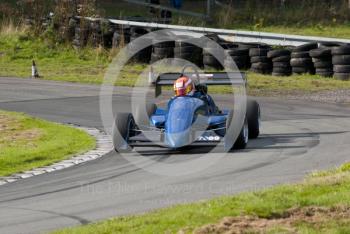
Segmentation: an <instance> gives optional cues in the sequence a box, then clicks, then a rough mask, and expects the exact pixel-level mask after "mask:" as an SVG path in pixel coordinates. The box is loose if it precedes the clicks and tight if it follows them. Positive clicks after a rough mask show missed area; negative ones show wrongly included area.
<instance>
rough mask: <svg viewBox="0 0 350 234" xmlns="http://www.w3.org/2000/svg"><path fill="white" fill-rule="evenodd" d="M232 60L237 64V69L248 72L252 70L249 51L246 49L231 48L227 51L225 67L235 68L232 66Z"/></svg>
mask: <svg viewBox="0 0 350 234" xmlns="http://www.w3.org/2000/svg"><path fill="white" fill-rule="evenodd" d="M229 57H230V58H231V59H232V60H233V62H234V63H235V64H236V66H237V68H238V69H240V70H247V69H249V68H250V57H249V49H244V48H238V47H237V48H231V49H226V50H225V61H224V65H225V67H231V66H233V65H232V64H231V60H229V59H228V58H229Z"/></svg>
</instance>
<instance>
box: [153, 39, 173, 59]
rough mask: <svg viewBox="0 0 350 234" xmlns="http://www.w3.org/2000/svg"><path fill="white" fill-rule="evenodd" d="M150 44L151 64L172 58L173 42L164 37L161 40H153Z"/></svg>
mask: <svg viewBox="0 0 350 234" xmlns="http://www.w3.org/2000/svg"><path fill="white" fill-rule="evenodd" d="M152 44H153V47H152V54H151V60H150V61H151V63H155V62H157V61H159V60H162V59H166V58H173V57H174V47H175V41H173V40H171V39H170V38H168V37H166V36H164V37H162V38H161V37H160V38H153V40H152Z"/></svg>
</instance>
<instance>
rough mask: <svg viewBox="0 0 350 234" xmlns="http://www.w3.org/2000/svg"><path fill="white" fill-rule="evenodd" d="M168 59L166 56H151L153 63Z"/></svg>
mask: <svg viewBox="0 0 350 234" xmlns="http://www.w3.org/2000/svg"><path fill="white" fill-rule="evenodd" d="M166 58H167V56H164V55H162V56H160V55H157V54H152V55H151V63H155V62H157V61H159V60H162V59H166Z"/></svg>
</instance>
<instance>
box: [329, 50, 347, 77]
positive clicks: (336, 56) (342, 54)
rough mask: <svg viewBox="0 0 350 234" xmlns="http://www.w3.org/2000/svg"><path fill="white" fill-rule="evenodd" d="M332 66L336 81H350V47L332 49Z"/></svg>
mask: <svg viewBox="0 0 350 234" xmlns="http://www.w3.org/2000/svg"><path fill="white" fill-rule="evenodd" d="M332 64H333V70H334V78H335V79H339V80H350V45H341V46H338V47H333V48H332Z"/></svg>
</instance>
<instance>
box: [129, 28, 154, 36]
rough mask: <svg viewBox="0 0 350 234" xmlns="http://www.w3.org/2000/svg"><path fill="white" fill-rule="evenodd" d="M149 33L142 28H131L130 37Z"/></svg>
mask: <svg viewBox="0 0 350 234" xmlns="http://www.w3.org/2000/svg"><path fill="white" fill-rule="evenodd" d="M149 32H150V30H149V29H147V28H142V27H131V28H130V34H131V35H145V34H147V33H149Z"/></svg>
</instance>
